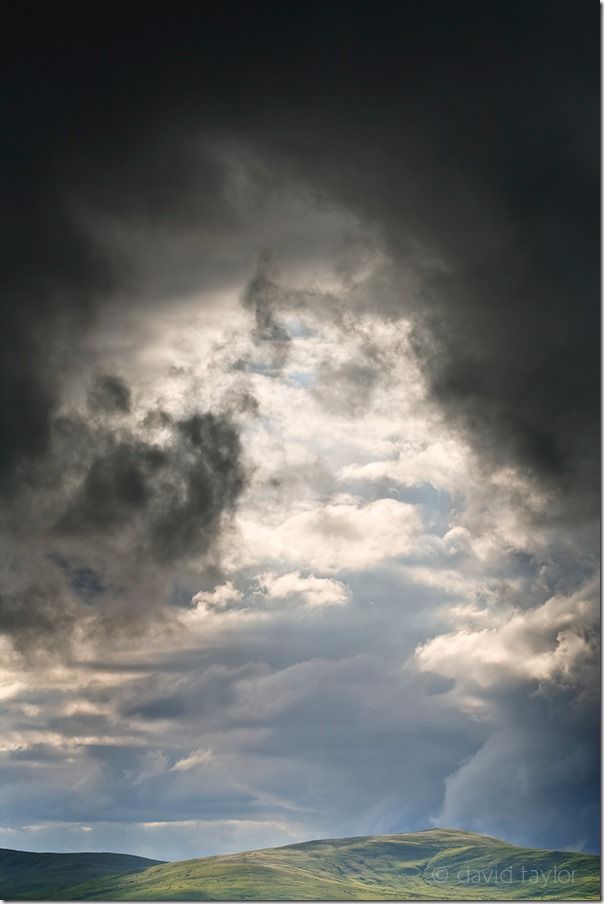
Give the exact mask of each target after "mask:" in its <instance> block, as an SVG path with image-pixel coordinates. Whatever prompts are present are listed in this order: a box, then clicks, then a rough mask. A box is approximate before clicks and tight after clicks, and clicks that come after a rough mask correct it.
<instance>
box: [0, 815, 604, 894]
mask: <svg viewBox="0 0 604 904" xmlns="http://www.w3.org/2000/svg"><path fill="white" fill-rule="evenodd" d="M28 856H35V855H28ZM38 856H46V857H48V856H51V855H38ZM55 856H56V857H62V856H63V857H66V856H69V855H59V854H57V855H55ZM73 856H74V857H77V856H80V857H84V856H90V857H97V858H98V857H99V856H102V855H98V854H97V855H73ZM106 856H107V857H118V856H119V855H109V854H108V855H106ZM131 859H132V860H137V859H139V858H131ZM132 867H133V869H135V870H137V871H136V872H134V871H130V872H128V873H125V872H124V873H122V874H121V875H117V874H116V872H117V871H113V875H109V873H108V872H107V873H105V875H103V876H99V877H97V878H87V879H86V880H85V881H80V882H77V881H76V882H73V883H72V885H71V887H70V888H67V887H66V886H65V885H63V886H62V888H61V892H60V895H59V894H58V893H57V890H56V886H53V887H52V888H50V887H49V888H47V889H46V890H44V889H43V887H42V885H41V884H39V883H38V884H37V885H36V888H37V889H38V894H37V895H36V896H35V897H37V899H38V900H39V899H41V898H45V899H55V900H56V899H57V898H59V897H60V898H61V899H62V900H92V901H94V900H98V901H102V900H117V901H154V900H164V901H204V900H268V901H277V900H281V901H287V900H290V901H291V900H323V901H338V900H339V901H342V900H481V899H482V900H485V899H486V900H522V899H524V900H526V899H528V900H533V899H534V900H552V899H554V900H556V899H557V900H560V899H564V900H597V899H598V898H599V889H600V885H599V883H600V870H599V859H598V858H597V857H596V856H594V855H593V854H580V853H572V852H570V853H569V852H565V851H548V850H534V849H529V848H522V847H517V846H515V845H512V844H508V843H507V842H503V841H499V840H498V839H497V838H491V837H489V836H485V835H476V834H474V833H471V832H461V831H455V830H447V829H432V830H427V831H424V832H417V833H414V834H407V835H375V836H369V837H362V838H343V839H330V840H325V841H309V842H305V843H302V844H292V845H288V846H286V847H280V848H268V849H265V850H259V851H248V852H246V853H241V854H229V855H223V856H217V857H203V858H200V859H196V860H184V861H177V862H174V863H163V864H158V865H153V866H150V867H148V868H146V869H142V870H141V869H140V867H136V866H135V865H134V864H132ZM74 878H75V877H74ZM0 893H1V894H2V896H3V897H4V898H5V899H11V898H12V899H13V900H15V899H20V900H23V899H25V898H27V897H30V898H31V897H32V895H31V894H23V893H19V894H15V893H10V892H8V891H7V890H5V889H0Z"/></svg>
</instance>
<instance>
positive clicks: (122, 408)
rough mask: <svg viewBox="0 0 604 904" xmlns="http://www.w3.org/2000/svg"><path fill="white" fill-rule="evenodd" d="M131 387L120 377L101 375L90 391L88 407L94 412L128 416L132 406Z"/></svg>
mask: <svg viewBox="0 0 604 904" xmlns="http://www.w3.org/2000/svg"><path fill="white" fill-rule="evenodd" d="M131 395H132V394H131V392H130V387H129V386H128V385H127V384H126V383H125V382H124V380H122V379H121V378H120V377H116V376H114V375H112V374H99V375H98V376H97V377H96V378H95V380H94V382H93V384H92V386H91V387H90V389H89V391H88V405H89V407H90V408H91V409H92V410H93V411H105V412H107V413H109V414H127V413H128V412H129V411H130V407H131V404H132V398H131Z"/></svg>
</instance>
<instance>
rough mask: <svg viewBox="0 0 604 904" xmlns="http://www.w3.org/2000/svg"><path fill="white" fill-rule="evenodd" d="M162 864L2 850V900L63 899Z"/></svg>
mask: <svg viewBox="0 0 604 904" xmlns="http://www.w3.org/2000/svg"><path fill="white" fill-rule="evenodd" d="M162 862H163V861H161V860H149V859H148V858H147V857H135V856H134V855H132V854H103V853H98V854H94V853H87V854H46V853H45V854H38V853H30V852H28V851H11V850H7V849H6V848H0V898H3V899H4V900H40V899H44V898H54V899H62V897H63V895H64V894H65V893H66V891H67V890H68V889H69V888H71V887H72V886H74V885H79V884H81V883H84V882H88V881H90V880H94V879H100V878H104V877H107V876H115V875H120V876H126V875H128V874H129V873H132V872H134V871H135V870H143V869H146V868H147V867H149V866H156V865H158V864H160V863H162Z"/></svg>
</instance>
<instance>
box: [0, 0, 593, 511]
mask: <svg viewBox="0 0 604 904" xmlns="http://www.w3.org/2000/svg"><path fill="white" fill-rule="evenodd" d="M341 12H342V10H341V7H340V5H339V4H329V5H325V4H315V3H312V2H310V3H296V2H292V3H287V4H274V3H271V2H262V3H259V4H255V5H253V6H250V5H245V4H223V5H222V6H221V9H220V11H218V10H216V9H213V10H211V11H210V10H204V11H200V12H198V13H191V11H183V12H182V13H181V14H179V15H175V14H174V15H171V14H162V13H161V12H155V13H153V14H149V15H148V16H146V17H145V20H144V22H141V21H139V20H138V19H137V20H136V22H134V21H129V20H128V19H127V18H126V19H123V20H121V21H120V26H119V28H117V29H116V28H115V23H114V22H113V19H112V17H111V16H109V15H108V14H107V15H105V14H104V13H102V12H100V11H95V12H94V13H90V14H89V15H87V16H86V18H81V19H79V20H78V19H75V20H74V19H70V22H69V24H65V25H64V24H61V25H60V24H59V21H58V20H53V22H52V23H48V22H42V21H41V19H40V18H38V17H32V19H31V20H30V19H26V20H21V22H20V23H18V24H17V25H16V27H15V29H14V31H13V33H12V40H11V42H10V43H11V50H12V63H13V70H12V75H13V80H12V90H11V98H10V104H9V109H8V114H7V123H6V127H7V133H8V134H9V136H10V141H9V144H8V147H7V150H6V155H7V158H6V164H7V166H6V167H5V175H6V178H7V189H8V191H7V194H6V196H7V198H8V202H9V203H7V204H6V205H5V224H6V238H7V241H5V242H4V243H3V247H4V248H5V253H6V264H7V266H6V267H4V268H3V272H4V273H5V279H6V280H7V284H6V285H5V290H4V293H3V295H4V298H5V304H4V307H3V311H4V314H3V316H4V318H5V322H4V324H3V329H2V335H3V336H4V337H5V341H6V343H7V346H6V350H5V352H4V353H3V354H2V356H1V360H2V366H3V367H4V368H5V369H6V375H5V379H4V380H3V384H4V385H5V386H6V387H8V390H7V392H6V395H5V397H4V398H5V402H4V408H3V415H2V417H3V421H4V427H3V430H2V436H3V452H2V462H3V463H4V467H5V468H10V467H14V466H15V465H17V464H18V463H19V462H20V461H21V459H22V457H23V456H32V455H36V454H41V453H42V452H43V451H44V449H45V446H46V443H47V441H48V430H49V426H48V425H49V417H50V411H51V410H52V407H53V404H54V403H55V401H56V393H57V391H58V381H59V377H60V371H61V368H60V367H59V366H58V364H57V361H56V355H57V354H60V350H61V348H62V347H64V346H65V345H66V344H68V342H69V341H70V338H69V337H70V336H72V335H73V330H77V329H79V328H81V326H83V325H85V323H86V320H87V318H88V317H90V315H91V312H92V311H93V310H94V308H95V306H96V305H97V304H98V303H99V301H101V300H102V299H103V298H106V297H107V295H108V294H109V293H110V292H111V291H112V290H114V289H115V288H116V284H117V285H120V283H121V285H122V286H124V285H128V286H129V287H132V285H133V281H134V282H136V278H137V276H136V274H135V273H132V272H128V268H127V266H126V269H124V265H125V264H127V261H126V262H125V261H123V260H122V261H121V262H120V261H116V260H109V259H107V255H106V254H105V253H104V252H103V251H102V249H101V248H100V247H99V246H97V245H96V244H95V242H94V240H93V238H92V237H91V236H90V234H88V232H87V231H86V229H85V228H84V227H83V226H82V223H81V220H79V219H78V210H80V209H86V210H87V211H88V212H91V211H92V212H93V213H94V212H96V214H97V215H101V214H102V215H104V216H109V217H110V218H111V219H113V220H115V221H118V222H119V221H122V222H127V221H132V220H134V221H136V220H139V221H142V222H144V223H145V226H146V228H148V229H149V228H150V229H159V230H163V231H168V232H169V231H171V230H172V231H174V230H180V229H191V228H192V229H194V230H196V231H197V232H198V234H203V232H204V231H206V230H207V229H208V228H212V229H213V230H220V229H224V228H225V224H228V223H231V224H232V222H233V216H234V214H233V212H232V210H230V208H229V203H227V200H226V196H225V192H224V175H221V170H220V165H219V164H217V162H216V159H214V158H209V157H208V154H207V151H205V150H204V141H206V140H207V139H209V138H210V137H214V136H216V135H221V136H228V137H230V138H231V139H233V140H235V141H236V142H238V143H239V144H241V145H243V146H247V147H248V148H255V149H256V151H257V152H259V153H260V154H263V155H265V156H266V157H267V159H268V160H272V168H273V172H274V173H275V175H276V173H277V171H278V170H280V171H281V172H282V171H283V169H284V168H285V169H286V170H289V171H290V172H291V173H294V174H298V176H300V177H301V178H304V179H306V180H308V181H309V182H310V184H311V185H313V186H314V188H315V190H316V191H317V192H318V193H319V194H323V195H326V196H328V197H331V198H332V200H335V201H338V202H341V203H344V204H346V205H348V206H350V207H351V208H352V209H354V210H356V211H357V212H358V213H360V214H361V215H362V216H364V217H365V218H368V219H369V220H371V221H373V222H375V223H376V224H377V225H378V227H379V228H380V229H381V230H382V232H383V234H384V236H385V238H386V240H387V241H388V243H389V245H390V246H391V248H392V249H393V251H394V254H395V255H396V257H397V258H398V259H399V260H400V261H401V262H402V263H405V264H406V265H409V266H411V267H413V268H417V269H419V271H423V274H424V290H423V292H422V295H421V300H420V302H419V304H420V311H421V314H422V323H423V325H424V331H423V332H422V333H421V336H420V338H419V339H418V341H419V342H420V347H421V350H422V355H423V358H424V360H425V364H426V367H427V373H428V375H429V378H430V380H431V384H432V387H433V391H434V393H435V396H436V398H437V399H438V400H439V401H440V403H441V404H442V405H443V406H444V408H445V410H446V411H447V412H448V413H449V414H450V416H451V417H452V418H453V420H454V422H455V423H457V424H458V425H459V426H461V427H462V428H463V429H464V430H467V431H469V432H470V435H471V436H472V437H473V439H474V441H475V442H476V444H477V447H478V448H479V450H480V451H481V453H483V454H485V455H487V456H488V457H489V458H490V459H491V460H492V461H493V462H494V463H496V464H505V463H506V462H508V461H512V462H517V463H520V464H521V465H523V466H526V467H527V468H528V469H529V471H530V472H531V473H532V474H533V475H534V476H536V477H537V478H539V479H544V480H546V481H548V482H549V483H550V484H553V485H555V486H556V487H557V488H558V489H559V490H561V491H562V492H564V493H566V494H571V495H572V497H573V499H577V498H578V499H579V502H578V503H577V505H575V504H574V503H573V505H572V506H571V507H572V512H573V516H574V517H580V511H584V510H585V506H588V507H589V506H590V505H591V507H592V508H593V498H594V495H597V494H594V493H593V489H592V488H593V481H594V480H597V473H598V465H597V462H598V414H597V412H598V379H597V372H598V347H597V343H598V335H599V330H598V318H599V309H598V277H597V273H598V268H597V255H598V229H597V217H598V201H597V197H598V195H597V179H598V159H599V153H598V140H597V134H598V91H597V84H598V82H597V69H598V37H597V35H598V30H597V22H596V7H595V5H594V6H593V7H592V6H591V5H590V4H582V5H581V7H580V8H576V7H573V8H571V5H570V4H568V3H554V4H545V3H540V2H532V3H529V4H528V5H527V6H526V7H525V8H524V9H523V11H522V12H520V11H514V10H511V9H504V8H503V7H498V8H496V9H493V8H490V7H486V6H485V5H484V4H482V5H479V4H475V3H472V2H468V3H466V4H465V5H464V8H463V10H453V9H452V8H451V9H445V8H443V9H441V10H439V12H438V14H435V13H434V11H433V10H432V9H427V8H426V7H425V6H423V5H421V4H418V3H408V4H400V5H399V4H390V3H384V2H382V3H378V5H377V6H376V7H375V9H374V10H373V12H372V15H371V16H369V15H368V12H367V9H366V7H365V5H364V4H362V3H351V4H347V7H346V15H345V16H342V15H341ZM257 16H260V17H261V18H262V19H263V21H265V22H266V28H263V29H259V27H257V26H258V23H257V22H256V18H257ZM59 18H60V17H59ZM250 29H251V30H250ZM250 34H251V35H253V37H251V38H250V37H249V35H250ZM210 224H211V226H210ZM435 259H436V260H438V261H439V266H438V267H437V268H436V272H433V271H432V268H431V267H429V266H428V265H427V262H428V261H430V260H435ZM427 266H428V269H427V271H426V267H427ZM262 279H264V283H263V286H262V287H261V286H260V283H259V280H262ZM255 280H256V281H255V283H254V286H255V288H254V290H253V291H254V292H256V294H257V292H258V291H260V290H261V289H262V293H263V297H264V296H266V298H265V301H266V299H268V294H267V293H269V288H270V286H269V283H268V282H267V281H266V277H262V275H261V274H260V273H259V274H258V275H257V277H256V278H255ZM251 291H252V288H250V290H249V292H251ZM269 294H270V293H269ZM250 297H251V296H250ZM250 303H251V302H250ZM404 303H405V299H401V304H404ZM256 311H257V316H258V318H259V319H258V330H259V333H261V334H262V336H263V337H264V338H267V337H266V336H265V335H264V334H265V333H266V331H267V329H268V330H269V332H271V336H270V339H271V340H274V339H275V338H276V337H275V330H276V329H278V326H277V325H276V323H275V321H274V320H272V319H271V315H270V307H269V308H267V307H266V305H265V304H263V305H261V306H260V307H257V308H256ZM267 318H269V319H268V320H267ZM426 331H427V332H426ZM277 338H278V337H277ZM552 386H555V390H553V391H552V389H551V387H552ZM577 506H578V508H579V509H580V511H577Z"/></svg>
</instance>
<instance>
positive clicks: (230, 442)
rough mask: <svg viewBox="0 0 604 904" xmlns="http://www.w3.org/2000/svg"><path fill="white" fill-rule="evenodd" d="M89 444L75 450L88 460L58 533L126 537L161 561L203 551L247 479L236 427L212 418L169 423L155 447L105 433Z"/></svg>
mask: <svg viewBox="0 0 604 904" xmlns="http://www.w3.org/2000/svg"><path fill="white" fill-rule="evenodd" d="M88 441H89V445H88V449H86V448H83V449H81V450H80V453H81V454H85V453H86V452H88V454H89V455H90V454H91V453H92V454H91V459H90V461H89V462H88V463H87V464H86V467H85V472H84V474H83V476H82V477H81V479H80V480H79V482H78V483H77V484H76V486H75V489H74V490H73V491H72V492H71V498H69V497H68V499H67V502H66V504H65V510H64V512H63V513H62V514H61V515H60V516H59V518H58V520H57V522H56V525H55V531H56V533H57V534H58V535H64V536H75V537H82V536H89V537H91V538H95V537H97V538H98V537H104V538H107V539H111V541H113V540H115V539H116V538H124V537H126V538H127V539H128V544H129V547H130V551H131V553H132V554H133V555H141V556H143V557H144V556H148V557H150V558H151V559H153V560H155V561H157V562H159V563H169V562H174V561H176V560H178V559H181V558H182V557H184V556H186V555H188V554H190V553H192V552H196V553H198V554H200V553H204V552H206V551H207V549H208V548H209V546H210V544H211V543H212V541H213V539H214V538H215V536H216V535H217V533H218V531H219V521H220V518H221V516H222V515H223V514H224V513H225V512H228V511H229V510H231V509H232V508H233V506H234V505H235V503H236V501H237V498H238V497H239V495H240V493H241V491H242V490H243V487H244V484H245V471H244V468H243V465H242V463H241V444H240V440H239V435H238V432H237V430H236V428H235V427H234V425H232V424H231V423H230V422H229V421H228V420H227V419H226V418H224V417H219V416H217V415H213V414H195V415H192V416H191V417H189V418H185V419H182V420H179V421H175V422H174V424H173V425H172V431H171V436H170V440H169V441H168V442H167V443H164V444H161V445H160V444H159V443H154V442H149V441H146V440H145V439H142V438H140V437H136V436H132V435H129V434H128V433H123V434H119V433H113V432H111V431H104V432H103V431H93V432H92V433H91V434H90V436H89V437H88ZM93 450H94V451H93ZM72 483H73V477H72Z"/></svg>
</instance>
